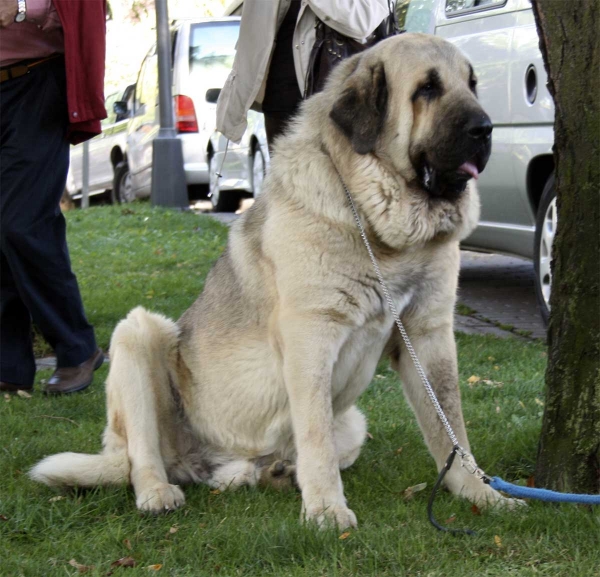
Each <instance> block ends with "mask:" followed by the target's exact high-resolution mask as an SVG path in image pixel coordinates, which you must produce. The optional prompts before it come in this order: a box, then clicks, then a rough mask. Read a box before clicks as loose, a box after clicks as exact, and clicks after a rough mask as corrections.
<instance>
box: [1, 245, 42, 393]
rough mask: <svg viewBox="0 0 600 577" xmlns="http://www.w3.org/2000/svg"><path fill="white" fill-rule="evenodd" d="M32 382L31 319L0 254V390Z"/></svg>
mask: <svg viewBox="0 0 600 577" xmlns="http://www.w3.org/2000/svg"><path fill="white" fill-rule="evenodd" d="M34 378H35V358H34V356H33V348H32V343H31V317H30V315H29V311H28V310H27V307H26V306H25V305H24V304H23V301H22V300H21V297H20V296H19V291H18V290H17V286H16V284H15V281H14V279H13V276H12V273H11V271H10V267H9V266H8V261H7V260H6V257H5V256H4V253H3V252H1V251H0V381H1V382H2V383H3V384H2V390H17V389H30V388H32V386H33V380H34Z"/></svg>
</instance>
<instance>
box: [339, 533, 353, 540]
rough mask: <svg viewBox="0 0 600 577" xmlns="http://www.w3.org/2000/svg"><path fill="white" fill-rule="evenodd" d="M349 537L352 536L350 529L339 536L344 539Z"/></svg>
mask: <svg viewBox="0 0 600 577" xmlns="http://www.w3.org/2000/svg"><path fill="white" fill-rule="evenodd" d="M348 537H350V531H346V532H345V533H342V534H341V535H340V537H339V538H340V539H341V540H342V541H343V540H344V539H348Z"/></svg>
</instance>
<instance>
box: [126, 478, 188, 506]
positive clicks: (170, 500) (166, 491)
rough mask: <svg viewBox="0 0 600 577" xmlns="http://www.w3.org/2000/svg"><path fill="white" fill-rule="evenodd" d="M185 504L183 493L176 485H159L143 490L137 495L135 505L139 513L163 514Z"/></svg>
mask: <svg viewBox="0 0 600 577" xmlns="http://www.w3.org/2000/svg"><path fill="white" fill-rule="evenodd" d="M184 503H185V496H184V494H183V491H182V490H181V489H180V488H179V487H178V486H177V485H169V484H168V483H160V484H158V485H154V486H153V487H150V488H149V489H144V490H143V491H141V492H140V493H139V495H137V498H136V500H135V504H136V506H137V508H138V509H140V511H147V512H149V513H165V512H166V511H173V510H174V509H177V508H178V507H181V506H182V505H183V504H184Z"/></svg>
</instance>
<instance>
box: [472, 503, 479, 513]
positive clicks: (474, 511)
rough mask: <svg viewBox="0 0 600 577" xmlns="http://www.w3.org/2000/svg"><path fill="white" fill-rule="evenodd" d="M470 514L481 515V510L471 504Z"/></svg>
mask: <svg viewBox="0 0 600 577" xmlns="http://www.w3.org/2000/svg"><path fill="white" fill-rule="evenodd" d="M471 513H473V515H481V510H480V509H479V507H478V506H477V505H475V504H473V505H471Z"/></svg>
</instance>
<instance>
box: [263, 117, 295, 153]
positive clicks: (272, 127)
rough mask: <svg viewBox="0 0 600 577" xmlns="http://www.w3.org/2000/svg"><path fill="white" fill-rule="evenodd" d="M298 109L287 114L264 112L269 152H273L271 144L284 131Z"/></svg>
mask: <svg viewBox="0 0 600 577" xmlns="http://www.w3.org/2000/svg"><path fill="white" fill-rule="evenodd" d="M297 111H298V108H297V107H296V109H295V110H291V111H289V112H280V111H277V112H265V113H264V116H265V132H266V133H267V145H268V146H269V152H272V150H273V142H274V140H275V139H276V138H277V137H278V136H279V135H280V134H283V132H284V131H285V129H286V127H287V125H288V122H289V121H290V119H291V118H292V117H293V116H294V115H295V114H296V112H297Z"/></svg>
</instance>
